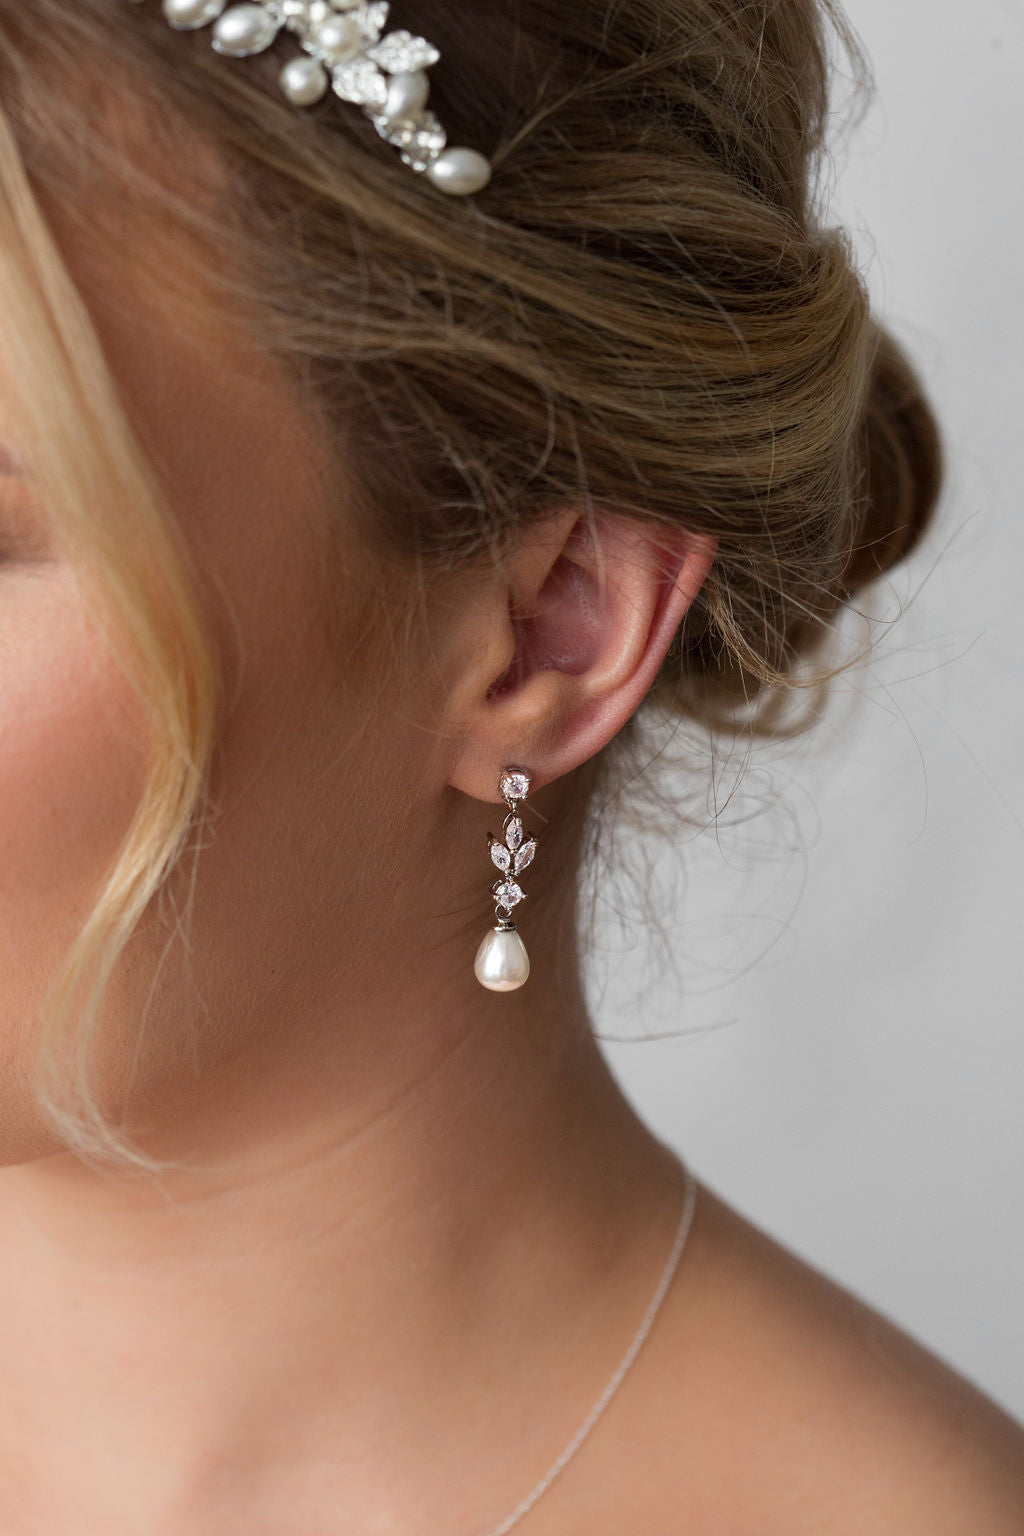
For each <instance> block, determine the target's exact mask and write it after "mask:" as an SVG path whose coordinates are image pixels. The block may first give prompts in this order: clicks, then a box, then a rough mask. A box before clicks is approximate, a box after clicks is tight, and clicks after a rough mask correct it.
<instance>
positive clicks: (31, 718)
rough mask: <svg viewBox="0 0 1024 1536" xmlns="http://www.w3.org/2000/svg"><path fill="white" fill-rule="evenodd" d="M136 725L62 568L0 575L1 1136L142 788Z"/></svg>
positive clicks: (135, 708) (131, 705) (125, 690)
mask: <svg viewBox="0 0 1024 1536" xmlns="http://www.w3.org/2000/svg"><path fill="white" fill-rule="evenodd" d="M143 718H144V717H143V715H142V710H141V706H140V705H139V703H138V701H137V699H136V697H135V694H134V692H133V691H132V688H131V685H130V684H129V683H128V681H127V680H126V679H125V678H124V676H123V675H122V673H121V672H120V671H119V669H118V668H117V665H116V663H115V662H114V661H113V660H112V659H111V658H110V657H109V655H108V653H107V650H106V648H105V646H104V644H103V642H102V640H101V639H100V636H99V635H98V633H97V632H96V630H95V629H94V627H93V626H92V624H91V621H90V620H89V618H88V616H87V615H86V613H85V611H84V609H83V607H82V603H81V600H80V597H79V595H78V591H77V586H76V584H75V581H74V578H73V576H72V573H71V571H70V570H69V569H68V568H67V567H65V566H61V565H60V564H58V563H52V564H38V565H28V564H26V565H23V566H18V565H17V564H14V565H11V566H7V567H0V1053H2V1056H3V1061H4V1066H5V1068H6V1069H7V1070H6V1071H5V1072H4V1073H3V1075H2V1076H0V1125H3V1126H5V1128H6V1127H7V1126H9V1125H11V1124H12V1122H13V1120H14V1119H15V1118H17V1119H18V1120H21V1119H22V1118H23V1116H24V1114H25V1113H27V1112H28V1108H29V1107H28V1106H27V1105H26V1104H25V1103H21V1104H18V1105H15V1104H13V1103H11V1102H10V1101H9V1095H10V1094H11V1093H12V1091H13V1084H14V1083H15V1082H22V1083H25V1082H26V1081H27V1077H26V1074H27V1073H28V1072H29V1071H30V1070H31V1064H32V1059H33V1057H34V1053H35V1043H36V1038H37V1025H36V1017H37V1014H38V1009H39V1006H40V1004H41V1002H42V1000H43V997H44V995H45V993H46V991H47V989H48V987H49V985H50V983H51V981H52V979H53V977H54V975H55V971H56V967H57V965H58V963H59V961H60V959H61V958H62V956H63V954H64V953H65V952H66V950H67V947H68V945H69V944H70V942H71V941H72V939H73V938H74V936H75V933H76V932H77V930H78V928H79V926H80V925H81V923H82V921H83V919H84V918H85V917H86V915H87V914H88V912H89V910H90V908H91V906H92V904H93V902H94V900H95V898H96V896H97V895H98V893H99V891H100V889H101V887H102V883H103V880H104V879H105V877H106V875H107V873H108V872H109V869H110V867H111V864H112V862H113V859H114V857H115V855H116V853H117V851H118V848H119V845H120V842H121V840H122V839H123V837H124V835H125V833H126V832H127V830H128V827H129V825H130V823H131V819H132V815H133V814H134V810H135V806H136V804H137V800H138V796H139V793H140V791H141V788H142V784H143V770H144V759H143V752H142V748H143V746H144V741H145V737H144V726H143ZM4 1139H6V1134H5V1136H4ZM2 1151H3V1149H2V1148H0V1160H2Z"/></svg>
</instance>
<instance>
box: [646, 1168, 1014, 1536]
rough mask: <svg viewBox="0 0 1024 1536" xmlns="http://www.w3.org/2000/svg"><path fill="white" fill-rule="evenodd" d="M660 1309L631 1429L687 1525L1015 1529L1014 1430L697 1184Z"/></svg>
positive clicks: (947, 1532)
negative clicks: (679, 1259) (650, 1437)
mask: <svg viewBox="0 0 1024 1536" xmlns="http://www.w3.org/2000/svg"><path fill="white" fill-rule="evenodd" d="M667 1310H668V1317H667V1319H666V1328H665V1333H664V1334H663V1339H662V1342H663V1345H664V1351H663V1352H662V1353H661V1364H660V1366H658V1367H656V1368H655V1369H654V1370H653V1371H652V1373H651V1376H650V1378H649V1381H650V1385H651V1395H652V1399H657V1403H656V1405H655V1406H656V1410H657V1411H656V1414H655V1416H654V1418H653V1419H652V1420H650V1421H649V1422H648V1433H651V1432H653V1431H652V1425H654V1424H671V1425H672V1426H673V1429H672V1433H673V1436H678V1435H682V1436H683V1437H684V1439H683V1440H682V1441H681V1442H680V1441H679V1440H677V1446H676V1452H675V1454H674V1459H673V1461H672V1465H673V1466H675V1467H678V1469H679V1472H678V1481H676V1480H675V1479H672V1482H673V1486H672V1487H671V1488H666V1498H667V1499H668V1500H670V1501H671V1502H672V1503H673V1507H674V1509H675V1510H676V1512H677V1515H678V1514H679V1513H681V1512H682V1509H685V1512H686V1515H687V1517H688V1519H689V1520H691V1521H695V1522H697V1523H696V1524H695V1525H694V1528H695V1529H701V1530H702V1532H705V1533H707V1536H717V1533H718V1532H719V1531H722V1532H725V1531H730V1532H732V1531H744V1532H746V1531H747V1530H748V1529H749V1530H750V1531H757V1532H758V1533H759V1536H774V1533H775V1532H776V1531H778V1532H779V1533H780V1536H781V1533H783V1532H785V1533H786V1536H796V1533H800V1536H803V1533H807V1536H810V1533H815V1536H819V1533H824V1532H827V1533H828V1536H847V1533H849V1536H853V1533H855V1532H856V1533H857V1536H865V1533H867V1532H870V1533H871V1536H918V1533H920V1536H926V1533H927V1536H1024V1427H1022V1426H1021V1425H1020V1424H1018V1423H1017V1422H1016V1421H1015V1420H1013V1419H1012V1418H1010V1417H1009V1415H1007V1414H1006V1413H1004V1412H1003V1411H1002V1410H1001V1409H1000V1408H999V1407H997V1405H996V1404H995V1403H993V1402H992V1401H991V1400H990V1399H989V1398H987V1397H985V1396H984V1394H983V1393H981V1392H979V1391H978V1390H977V1389H976V1388H975V1387H973V1386H972V1385H971V1384H970V1383H969V1382H968V1381H967V1380H965V1379H964V1378H963V1377H962V1376H960V1375H958V1374H957V1373H956V1372H955V1371H953V1370H952V1369H951V1368H950V1367H949V1366H947V1365H945V1364H943V1363H942V1361H940V1360H939V1359H937V1358H936V1357H935V1356H934V1355H932V1354H931V1353H929V1351H927V1350H926V1349H924V1348H923V1347H922V1346H921V1345H920V1344H918V1343H916V1342H915V1341H914V1340H913V1339H911V1338H909V1337H908V1336H907V1335H906V1334H905V1333H903V1332H902V1331H901V1330H900V1329H898V1328H897V1327H895V1326H894V1325H893V1324H892V1323H890V1322H888V1321H887V1320H886V1319H885V1318H884V1317H882V1316H881V1315H879V1313H877V1312H875V1311H874V1310H872V1309H871V1308H870V1307H868V1306H866V1305H865V1304H863V1303H862V1302H861V1301H859V1300H858V1299H857V1298H856V1297H854V1296H853V1295H851V1294H850V1293H849V1292H847V1291H845V1290H843V1289H842V1288H841V1287H840V1286H837V1285H835V1284H833V1283H832V1282H831V1281H829V1280H828V1279H827V1278H826V1277H825V1276H824V1275H822V1274H820V1273H819V1272H818V1271H816V1270H815V1269H813V1268H812V1267H811V1266H810V1265H808V1264H805V1263H804V1262H803V1261H802V1260H800V1259H799V1258H797V1257H796V1256H795V1255H794V1254H792V1253H790V1252H788V1251H787V1250H786V1249H784V1248H783V1247H781V1246H780V1245H779V1244H778V1243H776V1242H774V1241H773V1240H772V1239H771V1238H769V1237H768V1236H767V1235H766V1234H765V1233H763V1232H761V1231H760V1230H759V1229H758V1228H757V1227H755V1226H753V1225H752V1224H751V1223H750V1222H748V1221H747V1220H745V1219H744V1218H743V1217H742V1216H740V1215H739V1213H738V1212H736V1211H735V1210H733V1208H732V1207H730V1206H729V1205H727V1204H726V1203H725V1202H724V1201H723V1200H721V1199H720V1198H718V1197H717V1196H716V1195H715V1194H714V1193H713V1192H712V1191H711V1190H709V1189H707V1188H706V1187H704V1186H702V1188H701V1190H700V1196H699V1200H698V1207H697V1217H696V1218H695V1220H694V1225H693V1230H692V1232H691V1237H690V1244H689V1246H688V1248H687V1252H686V1256H685V1261H684V1264H683V1265H682V1266H681V1267H680V1271H679V1274H678V1276H677V1285H676V1287H675V1289H674V1295H673V1297H672V1307H671V1309H667ZM659 1439H660V1441H661V1444H662V1446H663V1448H664V1449H665V1451H666V1459H665V1461H664V1462H663V1465H666V1466H667V1465H669V1462H668V1454H667V1453H668V1447H667V1445H665V1439H664V1431H661V1432H660V1434H659ZM680 1444H682V1445H683V1446H685V1449H684V1450H682V1451H680V1449H679V1446H680ZM660 1523H661V1522H660V1520H659V1524H660ZM681 1528H682V1529H685V1528H688V1526H686V1525H683V1524H681V1523H676V1521H673V1522H672V1523H671V1524H669V1523H667V1521H666V1523H665V1529H666V1531H668V1530H672V1529H681Z"/></svg>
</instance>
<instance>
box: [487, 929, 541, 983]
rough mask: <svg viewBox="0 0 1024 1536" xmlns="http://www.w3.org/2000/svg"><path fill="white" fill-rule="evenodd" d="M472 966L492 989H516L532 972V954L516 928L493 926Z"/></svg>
mask: <svg viewBox="0 0 1024 1536" xmlns="http://www.w3.org/2000/svg"><path fill="white" fill-rule="evenodd" d="M473 970H474V973H475V975H476V979H477V981H478V982H479V983H480V984H481V986H484V987H487V988H488V989H489V990H490V991H491V992H514V991H515V989H516V987H521V986H522V984H523V982H524V981H525V980H526V978H527V976H529V974H530V957H529V955H528V954H527V953H526V945H525V944H524V943H523V941H522V939H521V938H520V937H519V934H518V932H517V930H516V929H515V928H492V929H491V931H490V933H487V934H485V935H484V938H483V942H482V943H481V945H480V948H479V949H478V950H477V952H476V960H475V962H474V965H473Z"/></svg>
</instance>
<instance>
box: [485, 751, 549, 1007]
mask: <svg viewBox="0 0 1024 1536" xmlns="http://www.w3.org/2000/svg"><path fill="white" fill-rule="evenodd" d="M498 790H499V793H500V794H501V795H502V796H503V797H504V800H505V804H506V805H507V806H508V815H507V816H506V817H505V820H504V823H503V825H502V837H501V838H497V837H494V836H493V835H492V834H491V833H490V832H488V834H487V847H488V851H489V852H490V855H491V862H492V864H494V866H495V868H497V869H499V870H500V871H501V875H502V878H501V879H500V880H496V881H495V882H494V884H493V885H492V887H491V894H492V895H493V897H494V915H495V917H496V918H497V919H498V921H497V923H496V925H495V926H494V927H493V928H492V929H491V931H490V933H487V934H485V935H484V937H483V941H482V942H481V945H480V948H479V949H478V950H477V952H476V962H475V964H474V966H473V970H474V972H475V974H476V979H477V981H478V982H480V984H481V986H484V987H487V988H488V989H489V990H490V991H491V992H513V991H515V989H516V987H521V986H522V985H523V982H524V981H525V980H526V978H527V976H529V974H530V957H529V955H528V954H527V953H526V945H525V944H524V943H523V941H522V939H521V938H520V936H519V930H518V929H517V928H516V925H515V923H514V922H513V921H512V911H513V908H514V907H516V906H518V904H519V903H520V902H521V901H523V900H524V899H525V896H526V892H525V891H524V890H523V889H522V887H521V886H520V884H519V875H520V874H521V873H522V871H523V870H524V869H526V868H527V867H528V866H529V865H530V864H532V863H533V856H534V854H535V853H536V852H537V839H536V838H535V837H532V836H531V837H528V836H527V835H526V831H525V829H524V827H523V821H522V817H521V816H520V814H519V803H520V801H521V800H525V799H526V797H527V795H528V794H529V793H530V776H529V774H527V773H523V771H522V770H521V769H519V768H506V769H505V771H504V772H503V773H502V775H501V777H500V779H499V780H498Z"/></svg>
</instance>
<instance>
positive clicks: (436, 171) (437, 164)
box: [427, 149, 491, 197]
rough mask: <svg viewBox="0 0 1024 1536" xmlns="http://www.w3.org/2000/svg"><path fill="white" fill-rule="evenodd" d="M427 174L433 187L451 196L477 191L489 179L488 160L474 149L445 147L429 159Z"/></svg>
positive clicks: (460, 195)
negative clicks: (434, 158) (434, 157)
mask: <svg viewBox="0 0 1024 1536" xmlns="http://www.w3.org/2000/svg"><path fill="white" fill-rule="evenodd" d="M427 175H428V176H429V177H430V179H431V181H432V182H433V183H434V186H435V187H440V189H441V191H442V192H449V193H450V194H451V195H452V197H468V196H469V194H470V193H471V192H479V191H480V190H481V189H482V188H483V187H486V185H487V183H488V182H489V181H490V179H491V164H490V161H489V160H488V159H487V158H486V157H485V156H484V155H482V154H480V152H479V150H476V149H445V150H442V151H441V153H440V154H439V155H438V156H437V158H436V160H431V162H430V164H429V165H428V166H427Z"/></svg>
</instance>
